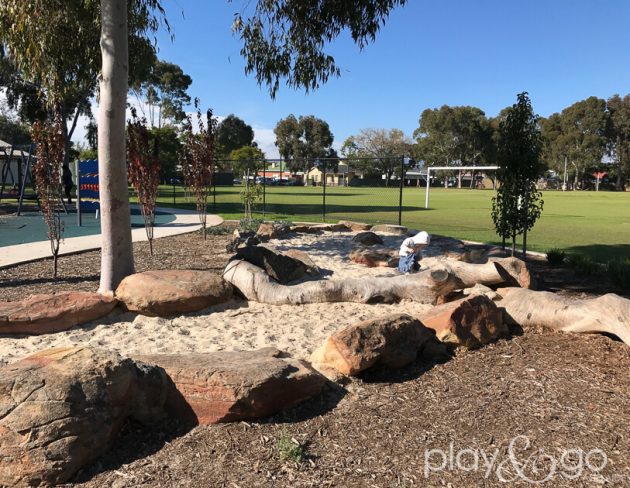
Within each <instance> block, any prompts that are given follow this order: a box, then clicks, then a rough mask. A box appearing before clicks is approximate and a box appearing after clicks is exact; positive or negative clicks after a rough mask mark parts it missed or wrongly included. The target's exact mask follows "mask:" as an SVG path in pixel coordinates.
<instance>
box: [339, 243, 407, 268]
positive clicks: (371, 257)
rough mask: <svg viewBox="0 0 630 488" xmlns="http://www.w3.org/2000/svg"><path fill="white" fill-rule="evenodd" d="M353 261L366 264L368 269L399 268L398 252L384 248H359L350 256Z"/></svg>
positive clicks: (351, 252)
mask: <svg viewBox="0 0 630 488" xmlns="http://www.w3.org/2000/svg"><path fill="white" fill-rule="evenodd" d="M348 257H349V258H350V260H351V261H354V262H355V263H358V264H364V265H365V266H367V267H368V268H376V267H379V266H380V267H386V268H387V267H388V268H395V267H396V266H398V259H399V258H398V250H397V249H389V248H387V247H384V246H378V245H375V246H371V247H359V248H356V249H353V250H352V251H350V254H349V255H348Z"/></svg>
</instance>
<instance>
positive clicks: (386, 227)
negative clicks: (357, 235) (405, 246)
mask: <svg viewBox="0 0 630 488" xmlns="http://www.w3.org/2000/svg"><path fill="white" fill-rule="evenodd" d="M370 230H371V231H372V232H381V233H383V234H393V235H396V236H406V235H407V232H408V231H407V227H405V226H404V225H392V224H378V225H373V226H372V228H371V229H370Z"/></svg>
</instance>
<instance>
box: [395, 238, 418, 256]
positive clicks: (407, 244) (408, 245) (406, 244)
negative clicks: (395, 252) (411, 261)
mask: <svg viewBox="0 0 630 488" xmlns="http://www.w3.org/2000/svg"><path fill="white" fill-rule="evenodd" d="M415 245H416V243H415V242H413V238H411V237H408V238H407V239H405V240H404V241H403V242H402V244H401V245H400V252H399V255H400V257H401V258H404V257H405V256H409V255H410V254H412V253H411V252H409V249H413V248H414V246H415Z"/></svg>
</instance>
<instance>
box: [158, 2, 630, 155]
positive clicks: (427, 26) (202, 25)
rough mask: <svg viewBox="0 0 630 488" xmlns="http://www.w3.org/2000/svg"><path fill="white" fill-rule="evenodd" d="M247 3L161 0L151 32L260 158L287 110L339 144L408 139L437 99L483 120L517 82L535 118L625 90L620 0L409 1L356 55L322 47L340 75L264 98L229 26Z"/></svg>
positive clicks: (348, 45) (629, 81) (629, 67)
mask: <svg viewBox="0 0 630 488" xmlns="http://www.w3.org/2000/svg"><path fill="white" fill-rule="evenodd" d="M254 3H255V0H249V1H246V0H234V1H233V2H231V3H229V2H228V1H227V0H211V1H201V0H189V1H184V0H178V1H175V0H164V5H165V7H166V9H167V15H168V18H169V20H170V22H171V24H172V27H173V31H174V34H175V40H174V41H173V42H171V40H170V39H169V37H168V36H167V35H166V34H164V33H161V34H159V35H158V45H159V49H160V52H159V56H160V58H162V59H166V60H169V61H172V62H175V63H177V64H179V65H180V66H182V68H183V69H184V71H185V72H187V73H188V74H190V75H191V76H192V78H193V85H192V89H191V95H193V96H197V97H199V98H200V99H201V101H202V104H203V106H204V107H206V106H209V107H212V108H213V109H214V111H215V114H218V115H222V116H225V115H228V114H229V113H235V114H236V115H238V116H239V117H241V118H243V119H244V120H245V121H246V122H247V123H249V124H250V125H252V126H253V127H254V128H255V129H256V137H257V139H258V140H259V141H260V143H261V145H262V146H263V148H264V149H265V150H266V152H267V155H268V157H273V156H276V155H277V154H276V153H275V151H274V150H273V132H272V130H273V127H274V126H275V124H276V122H277V121H278V120H279V119H281V118H284V117H286V116H287V115H288V114H290V113H293V114H295V115H308V114H313V115H315V116H317V117H321V118H323V119H325V120H326V121H328V123H329V124H330V126H331V129H332V131H333V133H334V135H335V146H337V147H339V146H340V145H341V144H342V143H343V140H344V139H345V138H346V137H348V136H350V135H352V134H355V133H357V132H358V131H359V130H360V129H361V128H367V127H383V128H393V127H396V128H400V129H402V130H404V131H405V132H406V133H407V134H408V135H411V134H412V132H413V131H414V129H415V128H416V127H417V126H418V118H419V116H420V113H421V112H422V110H424V109H425V108H434V107H439V106H441V105H443V104H449V105H474V106H477V107H480V108H481V109H482V110H484V111H485V112H486V114H487V115H489V116H492V115H496V114H497V113H498V112H499V111H500V110H501V109H502V108H503V107H505V106H507V105H510V104H512V103H513V101H514V100H515V95H516V93H518V92H520V91H524V90H526V91H528V92H529V93H530V95H531V98H532V101H533V104H534V109H535V110H536V111H537V112H538V113H539V114H540V115H543V116H547V115H549V114H551V113H553V112H556V111H559V110H562V108H564V107H566V106H568V105H570V104H572V103H573V102H575V101H578V100H581V99H584V98H586V97H588V96H591V95H596V96H600V97H609V96H610V95H612V94H614V93H622V94H625V93H628V92H630V62H629V61H630V60H629V59H628V58H629V53H630V28H628V25H629V24H628V23H629V21H630V1H628V0H547V1H540V0H521V1H516V0H501V1H499V0H475V1H472V0H459V1H455V0H439V1H436V0H434V1H432V2H428V1H420V0H411V1H410V2H409V4H408V5H407V6H405V7H402V8H399V9H397V10H395V11H394V12H393V14H392V15H391V17H390V18H389V20H388V22H387V23H386V25H385V26H384V27H383V29H382V30H381V32H380V34H379V36H378V37H377V40H376V42H375V43H374V44H372V45H370V46H368V48H367V49H365V50H364V51H363V52H360V51H359V50H358V48H357V47H356V46H355V45H354V44H353V43H352V41H351V40H350V39H349V37H348V36H347V35H344V36H342V37H341V38H340V39H338V41H336V42H335V43H334V44H333V45H332V46H331V52H332V54H333V55H334V56H335V58H336V60H337V62H338V65H339V66H340V67H341V69H342V76H341V78H338V79H332V80H330V81H329V83H328V84H327V85H325V86H323V87H322V88H320V89H319V90H317V91H316V92H314V93H311V94H308V95H306V94H304V93H303V92H301V91H294V90H292V89H289V88H287V87H282V88H281V90H280V93H279V94H278V96H277V98H276V100H275V101H274V100H271V98H270V97H269V94H268V92H267V90H266V88H264V87H259V86H258V85H257V84H256V81H255V79H254V78H253V77H252V76H246V75H245V74H244V62H243V60H242V59H241V57H240V55H239V50H240V41H239V40H238V39H237V38H235V37H234V36H233V35H232V33H231V23H232V19H233V14H234V12H236V11H238V10H240V9H242V8H243V6H244V5H246V4H249V5H250V8H251V5H252V4H254ZM182 11H183V13H184V17H183V18H182Z"/></svg>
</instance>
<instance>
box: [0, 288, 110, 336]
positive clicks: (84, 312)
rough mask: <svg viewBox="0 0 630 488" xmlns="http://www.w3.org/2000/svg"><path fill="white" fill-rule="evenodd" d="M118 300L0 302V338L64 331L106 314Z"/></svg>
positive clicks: (88, 296)
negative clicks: (10, 335) (11, 335)
mask: <svg viewBox="0 0 630 488" xmlns="http://www.w3.org/2000/svg"><path fill="white" fill-rule="evenodd" d="M117 303H118V300H116V299H115V298H112V297H108V296H104V295H101V294H99V293H89V292H70V293H59V294H57V295H33V296H31V297H29V298H26V299H24V300H20V301H14V302H0V334H48V333H51V332H59V331H62V330H67V329H69V328H70V327H74V326H75V325H81V324H84V323H86V322H90V321H92V320H96V319H99V318H101V317H104V316H105V315H107V314H108V313H110V312H111V311H112V310H113V309H114V307H116V304H117Z"/></svg>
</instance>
